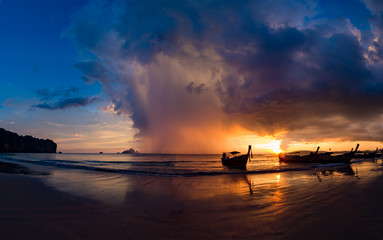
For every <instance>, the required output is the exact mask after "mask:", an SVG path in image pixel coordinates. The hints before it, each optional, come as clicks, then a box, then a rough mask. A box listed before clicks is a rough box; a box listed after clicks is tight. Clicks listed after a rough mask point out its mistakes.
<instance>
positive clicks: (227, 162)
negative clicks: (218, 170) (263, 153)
mask: <svg viewBox="0 0 383 240" xmlns="http://www.w3.org/2000/svg"><path fill="white" fill-rule="evenodd" d="M248 158H249V156H248V155H242V156H238V157H232V158H222V159H221V160H222V164H223V165H224V166H227V167H246V164H247V160H248Z"/></svg>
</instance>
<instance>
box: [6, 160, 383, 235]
mask: <svg viewBox="0 0 383 240" xmlns="http://www.w3.org/2000/svg"><path fill="white" fill-rule="evenodd" d="M220 158H221V155H219V154H211V155H187V154H107V153H104V154H71V153H63V154H36V153H34V154H32V153H31V154H27V153H20V154H0V171H1V162H3V163H10V164H11V165H12V164H13V165H20V166H23V167H25V168H27V169H29V171H30V175H31V177H33V178H38V179H39V180H41V181H42V182H43V183H44V184H45V185H46V186H48V187H50V188H53V189H55V190H58V191H60V192H64V193H66V194H70V196H74V197H73V199H77V198H80V199H88V200H86V202H87V203H86V204H85V205H84V208H85V209H87V207H89V206H95V207H94V209H97V211H101V212H102V213H100V216H99V217H97V219H98V220H97V221H100V223H99V224H100V226H102V225H104V224H106V223H103V222H102V219H103V218H104V217H106V218H110V219H112V220H113V221H112V222H113V226H118V229H119V230H118V231H117V233H118V234H119V236H122V237H121V239H126V238H125V236H130V237H129V239H150V238H154V237H156V238H160V239H196V238H200V239H383V230H382V229H383V219H382V217H381V216H382V214H383V208H382V207H381V202H382V201H383V188H382V187H381V185H382V184H383V167H382V159H381V158H375V159H362V160H360V159H352V160H351V163H350V164H342V163H339V164H286V163H280V162H279V161H278V158H277V156H276V155H274V154H254V155H253V157H252V160H251V161H250V163H249V164H248V166H247V168H246V169H235V168H234V169H233V168H228V167H225V166H223V165H222V163H221V159H220ZM8 170H9V169H8ZM10 172H11V171H10ZM16 172H17V171H16ZM21 172H22V173H23V171H21ZM71 199H72V197H71ZM92 204H93V205H92ZM94 204H96V205H94ZM97 214H98V213H97ZM0 216H1V214H0ZM83 218H84V222H85V223H86V222H93V221H95V220H94V219H93V218H92V219H90V218H89V219H88V218H87V217H86V216H83ZM68 219H70V217H69V216H68ZM60 226H61V225H60ZM61 227H62V226H61ZM147 229H150V231H147ZM94 231H100V233H104V231H107V230H106V228H104V229H103V228H100V229H92V233H93V232H94ZM115 233H116V232H115Z"/></svg>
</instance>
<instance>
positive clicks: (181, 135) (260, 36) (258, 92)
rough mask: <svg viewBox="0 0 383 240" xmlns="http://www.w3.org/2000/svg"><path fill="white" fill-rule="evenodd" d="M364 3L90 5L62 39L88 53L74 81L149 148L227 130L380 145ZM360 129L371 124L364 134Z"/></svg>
mask: <svg viewBox="0 0 383 240" xmlns="http://www.w3.org/2000/svg"><path fill="white" fill-rule="evenodd" d="M348 2H349V1H348ZM365 6H367V7H368V8H370V10H368V9H367V8H364V5H363V4H362V3H361V2H360V1H357V0H355V1H350V5H349V7H347V8H344V9H343V10H342V8H341V5H340V4H336V3H330V2H328V3H327V2H323V1H321V2H318V1H299V0H294V1H273V3H270V2H269V1H251V0H248V1H221V0H220V1H218V0H217V1H216V0H211V1H203V2H200V1H158V0H156V1H150V0H148V1H127V0H126V1H125V0H118V1H105V2H104V3H100V1H94V2H93V1H91V2H90V3H89V4H88V5H87V6H86V7H85V8H84V9H83V11H81V12H80V13H78V14H77V16H75V17H74V19H73V23H72V25H71V27H70V29H69V30H68V31H67V35H68V36H70V37H71V38H73V40H74V41H75V43H76V46H77V47H78V50H79V51H80V52H81V53H82V54H83V53H84V52H86V53H87V55H86V56H87V58H86V59H84V60H82V61H80V62H79V63H77V64H76V65H75V67H76V68H77V69H78V70H80V71H81V72H82V73H83V74H84V77H83V78H84V79H85V80H86V81H94V80H97V81H99V82H100V83H101V84H102V85H103V89H104V92H105V93H106V95H107V96H109V98H110V99H111V101H112V102H113V103H114V106H115V111H117V112H119V113H120V114H128V115H130V116H131V118H132V120H133V121H134V126H135V127H137V128H138V129H139V130H140V132H141V136H143V137H144V138H147V139H150V140H151V141H155V142H157V143H160V145H158V146H161V147H163V146H164V145H166V144H168V145H169V144H170V145H171V144H174V145H177V144H178V143H179V142H182V141H183V140H185V139H190V138H191V137H190V136H187V133H189V132H193V134H197V133H198V132H199V134H197V135H198V136H200V137H199V138H198V137H195V139H196V141H201V138H202V139H210V140H211V141H215V140H216V141H219V139H220V138H221V137H222V136H221V135H219V134H216V135H214V134H212V133H211V131H207V129H213V128H214V129H216V130H217V128H215V127H216V126H221V127H222V128H221V129H228V128H229V126H232V125H240V126H242V127H244V128H246V129H248V130H251V131H254V132H256V133H258V134H265V135H272V134H276V133H278V132H280V131H287V132H288V137H295V138H296V140H307V139H310V138H311V139H317V138H337V137H339V136H344V137H347V138H350V139H355V140H357V139H370V140H377V141H378V140H379V141H380V140H381V137H380V136H379V134H380V133H381V132H382V129H383V127H382V126H381V125H380V124H378V123H379V122H380V121H381V116H382V114H383V105H382V104H381V102H382V101H383V93H382V91H381V90H383V75H382V73H383V71H382V70H383V68H382V66H381V65H380V64H381V59H383V57H382V55H381V54H382V52H383V51H382V50H381V47H380V46H383V42H381V39H382V40H383V38H381V32H382V28H381V27H380V26H381V25H380V23H381V22H383V21H381V20H380V19H381V18H380V13H378V9H379V7H380V5H379V4H378V3H377V2H376V1H366V5H365ZM372 8H373V9H372ZM281 9H282V10H283V11H282V10H281ZM358 9H360V12H356V11H359V10H358ZM339 11H342V12H339ZM362 16H366V18H364V17H362ZM357 23H360V24H357ZM382 26H383V24H382ZM89 56H91V57H90V58H91V59H90V58H89ZM185 86H186V87H185ZM185 89H186V93H187V92H188V93H197V94H185ZM201 93H204V94H201ZM333 121H338V122H339V123H342V124H338V123H334V122H333ZM366 122H369V123H371V122H374V123H376V124H368V128H369V131H368V132H369V133H370V136H369V137H367V136H366V127H367V126H366ZM350 124H351V125H352V126H353V129H352V130H351V129H350V127H349V126H350ZM355 125H357V126H355ZM159 128H161V129H163V130H161V131H159V130H158V129H159ZM196 129H199V130H196ZM302 129H306V132H307V133H308V134H307V135H304V134H301V130H302ZM307 129H310V131H309V130H307ZM371 129H372V130H371ZM217 131H218V130H217ZM213 135H214V136H213ZM153 139H154V140H153ZM165 139H167V140H165ZM166 141H169V142H166ZM202 144H204V145H208V144H206V141H203V143H202ZM158 146H157V147H158Z"/></svg>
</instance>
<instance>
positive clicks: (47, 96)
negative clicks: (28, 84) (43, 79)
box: [37, 86, 80, 101]
mask: <svg viewBox="0 0 383 240" xmlns="http://www.w3.org/2000/svg"><path fill="white" fill-rule="evenodd" d="M79 90H80V89H79V88H78V87H74V86H71V87H69V88H67V89H56V90H51V89H47V88H43V89H38V90H37V95H38V96H39V98H40V100H41V101H47V100H51V99H53V98H56V97H65V98H68V97H72V96H74V95H77V94H78V93H79Z"/></svg>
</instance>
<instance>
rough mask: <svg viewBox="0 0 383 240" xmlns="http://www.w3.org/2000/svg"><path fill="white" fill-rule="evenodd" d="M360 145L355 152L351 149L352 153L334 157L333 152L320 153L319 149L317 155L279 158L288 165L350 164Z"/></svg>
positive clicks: (311, 153)
mask: <svg viewBox="0 0 383 240" xmlns="http://www.w3.org/2000/svg"><path fill="white" fill-rule="evenodd" d="M358 148H359V144H357V145H356V149H355V151H353V149H351V151H350V152H348V153H344V154H339V155H333V154H334V153H333V152H325V153H318V151H319V147H318V149H317V151H316V152H315V153H313V152H310V154H308V155H303V156H300V155H297V154H279V155H278V158H279V161H281V162H287V163H347V164H348V163H350V161H351V159H352V158H353V157H354V155H355V152H356V151H357V150H358Z"/></svg>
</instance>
